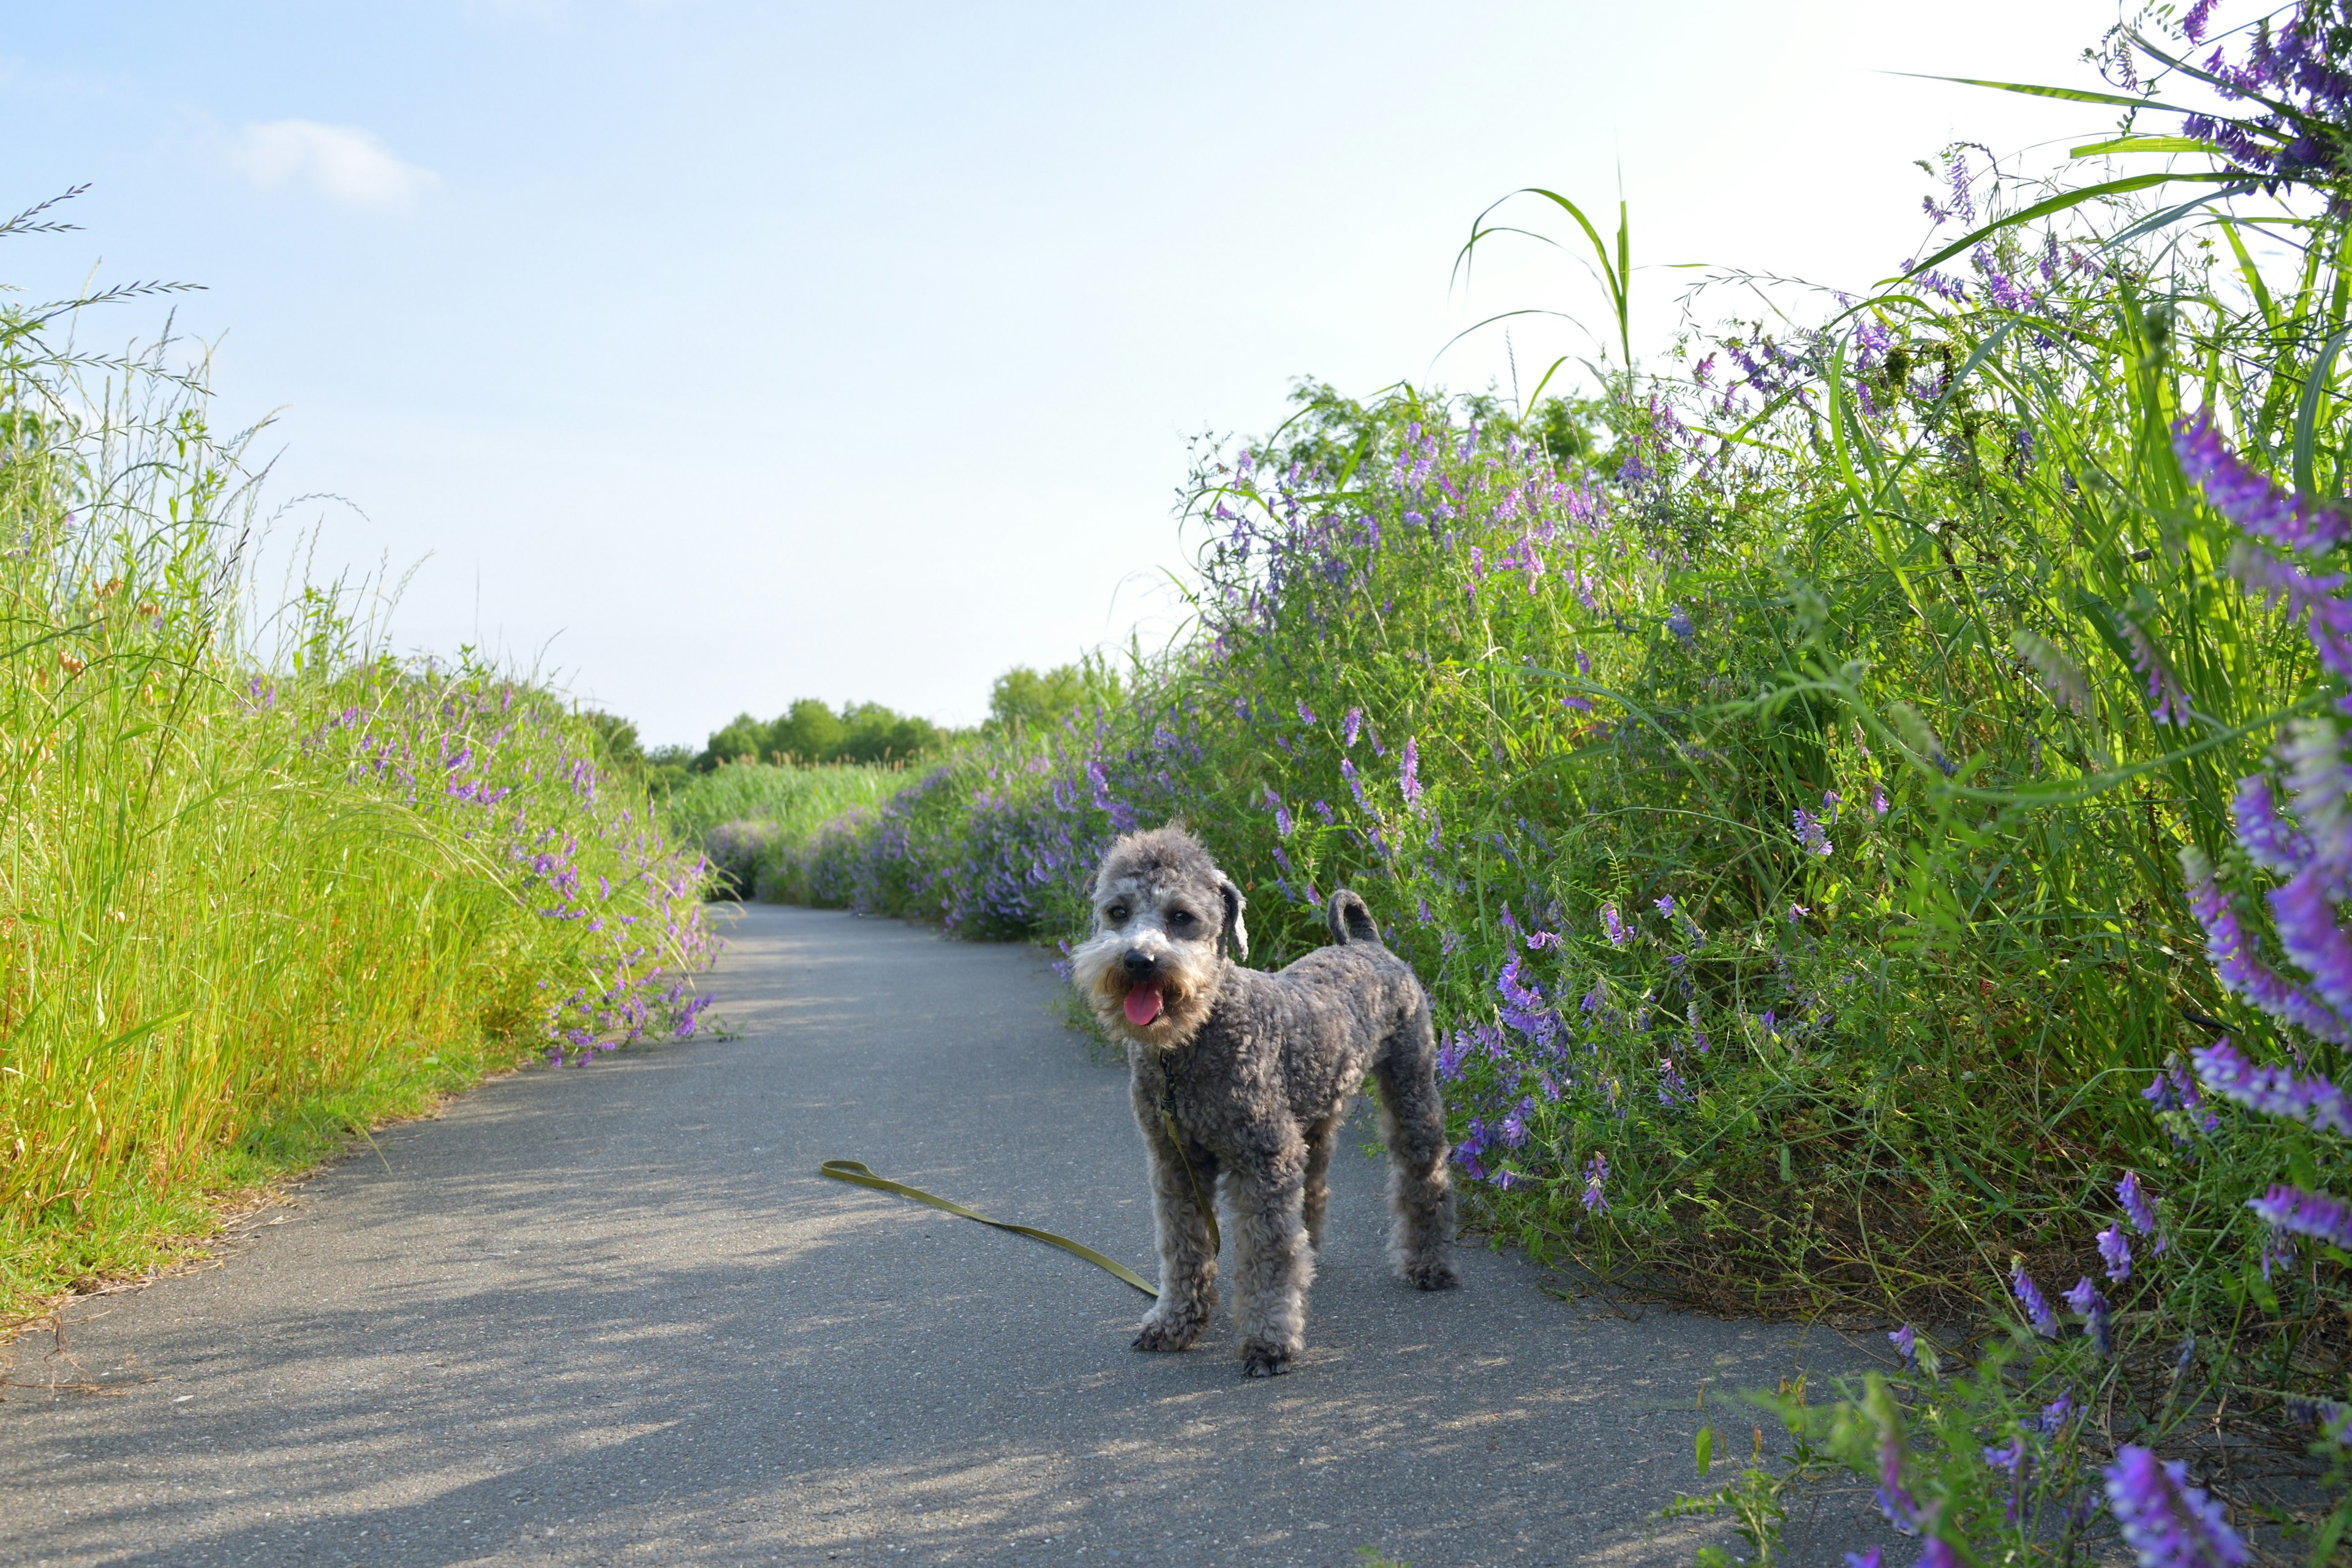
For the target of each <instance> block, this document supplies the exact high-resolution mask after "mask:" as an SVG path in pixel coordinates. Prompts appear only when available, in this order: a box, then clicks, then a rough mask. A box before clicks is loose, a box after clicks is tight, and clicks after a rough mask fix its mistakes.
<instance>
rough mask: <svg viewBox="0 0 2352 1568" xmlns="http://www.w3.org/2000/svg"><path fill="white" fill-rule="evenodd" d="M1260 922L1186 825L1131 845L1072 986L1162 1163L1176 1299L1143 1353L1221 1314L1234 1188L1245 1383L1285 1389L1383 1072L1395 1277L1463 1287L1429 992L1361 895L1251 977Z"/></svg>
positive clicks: (1105, 887)
mask: <svg viewBox="0 0 2352 1568" xmlns="http://www.w3.org/2000/svg"><path fill="white" fill-rule="evenodd" d="M1243 906H1244V900H1243V898H1242V895H1241V889H1238V888H1236V887H1234V884H1233V882H1232V880H1231V879H1228V878H1227V877H1226V876H1225V875H1224V874H1223V872H1221V871H1219V870H1218V869H1217V867H1216V863H1215V862H1214V861H1213V860H1211V859H1210V858H1209V853H1208V851H1207V850H1205V849H1203V848H1202V847H1201V844H1200V841H1199V840H1197V839H1195V838H1194V837H1192V835H1191V834H1189V833H1187V832H1185V831H1184V830H1183V828H1181V826H1176V825H1173V824H1171V825H1170V826H1166V827H1161V828H1158V829H1156V830H1154V831H1152V832H1149V833H1132V834H1129V835H1128V836H1127V837H1124V838H1121V839H1120V840H1119V841H1118V843H1116V844H1114V845H1112V846H1111V847H1110V849H1109V851H1108V853H1107V854H1106V855H1105V856H1104V857H1103V862H1102V866H1101V868H1100V869H1098V870H1097V872H1096V873H1095V879H1094V910H1095V933H1094V935H1093V936H1092V937H1091V938H1089V939H1088V940H1087V942H1085V943H1084V944H1083V945H1082V946H1080V947H1079V948H1078V949H1077V950H1076V952H1074V953H1073V954H1072V976H1073V978H1074V979H1075V980H1076V984H1077V987H1078V990H1079V992H1080V993H1081V994H1083V995H1084V996H1085V997H1086V999H1087V1003H1088V1005H1090V1006H1092V1007H1093V1009H1094V1011H1095V1014H1096V1016H1097V1017H1099V1018H1100V1019H1101V1020H1102V1024H1103V1027H1104V1028H1105V1029H1107V1030H1108V1031H1109V1032H1110V1033H1111V1035H1112V1036H1114V1037H1117V1038H1119V1039H1123V1040H1125V1041H1126V1042H1127V1057H1128V1063H1129V1067H1130V1068H1132V1070H1133V1083H1132V1089H1133V1092H1134V1098H1135V1119H1136V1121H1137V1122H1138V1124H1139V1125H1140V1126H1141V1128H1142V1129H1143V1143H1144V1148H1145V1151H1146V1152H1147V1154H1148V1156H1149V1161H1150V1170H1151V1193H1152V1200H1153V1212H1154V1214H1155V1215H1156V1217H1157V1219H1158V1222H1159V1231H1160V1301H1159V1304H1158V1305H1157V1306H1155V1307H1154V1308H1152V1310H1151V1311H1150V1315H1148V1316H1147V1317H1145V1319H1144V1320H1143V1323H1142V1325H1141V1329H1140V1331H1139V1332H1138V1333H1137V1334H1136V1337H1135V1345H1136V1348H1137V1349H1138V1350H1147V1351H1181V1350H1183V1349H1185V1348H1186V1347H1187V1346H1189V1345H1191V1344H1192V1342H1193V1341H1194V1340H1196V1339H1198V1338H1200V1335H1201V1330H1202V1326H1203V1325H1204V1324H1206V1323H1207V1322H1208V1321H1209V1315H1210V1313H1212V1312H1213V1311H1214V1310H1216V1305H1217V1253H1216V1247H1215V1245H1214V1243H1213V1241H1212V1239H1211V1231H1210V1219H1209V1216H1208V1215H1205V1214H1204V1213H1203V1212H1202V1204H1203V1203H1213V1202H1214V1201H1215V1199H1214V1196H1213V1194H1215V1193H1216V1192H1217V1190H1218V1186H1217V1184H1218V1178H1219V1177H1221V1176H1222V1177H1223V1184H1224V1185H1223V1191H1224V1196H1225V1202H1226V1204H1227V1205H1228V1206H1229V1207H1230V1209H1231V1210H1232V1212H1233V1215H1234V1227H1233V1229H1234V1322H1235V1325H1236V1327H1237V1328H1238V1329H1239V1330H1240V1332H1241V1341H1242V1370H1243V1372H1244V1373H1245V1374H1246V1375H1248V1376H1251V1377H1272V1376H1274V1375H1276V1374H1277V1373H1282V1372H1284V1371H1286V1370H1287V1369H1288V1367H1289V1364H1290V1360H1291V1358H1292V1357H1293V1356H1295V1355H1297V1354H1298V1353H1299V1352H1300V1351H1301V1350H1302V1349H1303V1348H1304V1347H1305V1344H1306V1329H1307V1285H1308V1283H1309V1282H1310V1281H1312V1280H1313V1279H1314V1277H1315V1260H1314V1257H1313V1252H1315V1251H1319V1250H1320V1249H1321V1247H1322V1244H1323V1210H1324V1205H1326V1203H1327V1202H1328V1199H1329V1197H1330V1189H1329V1187H1328V1185H1327V1184H1326V1182H1325V1176H1326V1173H1328V1171H1329V1169H1330V1166H1331V1148H1332V1143H1333V1141H1334V1140H1335V1139H1337V1138H1338V1136H1339V1124H1340V1122H1341V1121H1343V1120H1344V1119H1345V1117H1346V1115H1347V1111H1348V1102H1349V1100H1350V1099H1352V1098H1353V1097H1354V1095H1355V1092H1356V1089H1357V1088H1358V1087H1359V1086H1360V1085H1361V1084H1362V1082H1363V1080H1364V1074H1365V1072H1366V1070H1367V1069H1369V1070H1370V1073H1371V1075H1372V1077H1373V1079H1375V1080H1377V1082H1378V1083H1379V1085H1380V1100H1381V1136H1382V1139H1383V1140H1384V1141H1385V1142H1387V1144H1388V1149H1389V1157H1390V1161H1391V1172H1390V1176H1389V1205H1390V1207H1391V1208H1392V1209H1393V1210H1394V1211H1395V1214H1396V1226H1395V1230H1394V1233H1393V1236H1392V1237H1391V1242H1390V1247H1389V1253H1390V1258H1391V1262H1393V1263H1394V1264H1395V1266H1396V1268H1397V1272H1398V1273H1399V1274H1400V1275H1402V1277H1403V1278H1404V1279H1407V1280H1409V1281H1411V1282H1412V1284H1414V1285H1417V1286H1419V1287H1420V1288H1421V1289H1423V1290H1443V1289H1448V1288H1449V1287H1451V1286H1454V1285H1456V1284H1458V1283H1460V1279H1459V1277H1458V1276H1456V1275H1455V1273H1454V1264H1453V1260H1452V1258H1450V1256H1449V1253H1450V1250H1451V1248H1452V1246H1453V1242H1454V1188H1453V1184H1452V1183H1451V1182H1450V1181H1449V1180H1448V1178H1447V1174H1446V1168H1445V1154H1446V1148H1445V1120H1444V1107H1443V1105H1442V1103H1441V1102H1440V1100H1439V1099H1438V1095H1437V1048H1436V1041H1435V1037H1434V1036H1433V1032H1432V1030H1431V1028H1430V1022H1429V996H1428V994H1427V993H1425V992H1424V991H1423V990H1422V988H1421V982H1420V981H1419V980H1417V979H1416V978H1414V976H1413V973H1412V969H1411V968H1410V967H1408V966H1407V965H1406V963H1404V961H1403V960H1402V959H1400V958H1398V957H1397V956H1396V955H1395V954H1394V953H1392V952H1389V950H1388V949H1387V948H1386V947H1384V946H1383V945H1381V937H1380V928H1379V927H1378V926H1376V925H1375V924H1374V923H1373V921H1372V914H1371V910H1369V909H1367V908H1366V907H1365V906H1364V900H1361V899H1360V898H1358V897H1357V896H1356V895H1355V894H1353V893H1351V892H1349V891H1348V890H1346V889H1340V890H1339V891H1338V892H1335V893H1333V894H1332V895H1331V900H1330V904H1329V906H1328V910H1327V911H1326V912H1327V916H1328V921H1329V924H1330V928H1331V942H1332V945H1331V946H1329V947H1325V948H1318V950H1316V951H1315V952H1310V953H1307V955H1306V956H1305V957H1303V958H1301V959H1299V960H1298V961H1297V963H1293V964H1291V965H1290V966H1289V967H1288V968H1286V969H1283V970H1280V971H1278V972H1276V973H1265V972H1263V971H1259V970H1254V969H1245V968H1244V967H1243V966H1242V965H1241V964H1239V963H1235V962H1234V955H1235V954H1238V955H1239V956H1241V957H1243V958H1246V957H1247V956H1248V955H1249V935H1248V932H1247V931H1245V930H1244V928H1243V925H1242V910H1243ZM1171 1128H1172V1129H1173V1131H1174V1134H1175V1136H1174V1137H1172V1138H1171V1136H1170V1132H1171Z"/></svg>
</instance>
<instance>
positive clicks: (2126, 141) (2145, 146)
mask: <svg viewBox="0 0 2352 1568" xmlns="http://www.w3.org/2000/svg"><path fill="white" fill-rule="evenodd" d="M2105 153H2211V154H2213V156H2215V157H2217V158H2224V157H2227V156H2229V154H2228V153H2226V152H2224V151H2223V150H2222V149H2221V148H2220V147H2217V146H2215V145H2214V144H2213V143H2212V142H2205V141H2200V140H2199V139H2198V138H2197V137H2194V136H2117V137H2115V138H2113V139H2112V140H2109V141H2105V142H2090V143H2089V144H2087V145H2085V146H2081V147H2077V148H2075V149H2074V151H2073V152H2071V153H2067V154H2066V156H2068V157H2069V158H2096V157H2100V156H2102V155H2103V154H2105Z"/></svg>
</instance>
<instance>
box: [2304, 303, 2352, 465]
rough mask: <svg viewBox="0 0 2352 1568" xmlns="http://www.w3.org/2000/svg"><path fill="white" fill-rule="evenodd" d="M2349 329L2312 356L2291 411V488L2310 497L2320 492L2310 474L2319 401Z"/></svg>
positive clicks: (2335, 333) (2323, 345)
mask: <svg viewBox="0 0 2352 1568" xmlns="http://www.w3.org/2000/svg"><path fill="white" fill-rule="evenodd" d="M2347 332H2352V327H2340V328H2338V329H2336V331H2335V332H2334V334H2332V335H2331V336H2330V337H2329V338H2328V340H2327V341H2326V342H2324V343H2322V344H2320V345H2319V352H2318V353H2316V354H2314V355H2313V356H2312V360H2311V369H2310V371H2309V372H2308V373H2307V374H2305V377H2304V382H2303V396H2302V398H2301V399H2300V400H2299V401H2298V402H2297V403H2296V405H2295V410H2294V488H2295V489H2299V490H2302V491H2304V492H2305V494H2308V493H2310V492H2311V491H2313V490H2315V489H2318V488H2319V486H2318V483H2317V481H2316V480H2315V479H2314V478H2313V473H2312V447H2313V446H2314V444H2315V426H2316V425H2317V424H2318V421H2319V400H2320V398H2322V397H2323V396H2325V395H2326V392H2327V374H2328V372H2329V371H2331V370H2333V369H2334V368H2335V366H2336V350H2338V349H2340V348H2342V347H2343V346H2344V338H2345V335H2346V334H2347Z"/></svg>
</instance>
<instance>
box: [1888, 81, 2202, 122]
mask: <svg viewBox="0 0 2352 1568" xmlns="http://www.w3.org/2000/svg"><path fill="white" fill-rule="evenodd" d="M1886 74H1887V75H1888V76H1907V77H1909V78H1910V79H1912V80H1914V81H1948V82H1957V83H1958V84H1959V85H1960V86H1962V87H1989V88H1990V89H1993V90H1994V91H1995V92H2021V93H2023V94H2024V95H2025V96H2026V97H2028V98H2061V99H2064V100H2066V101H2067V102H2069V103H2105V104H2112V105H2113V106H2114V107H2116V108H2117V109H2161V110H2166V111H2168V112H2169V113H2172V114H2194V113H2196V112H2197V111H2196V110H2193V109H2183V108H2181V107H2180V106H2179V104H2177V103H2159V102H2158V101H2157V100H2155V99H2152V98H2126V97H2125V96H2124V95H2123V94H2121V93H2118V92H2085V91H2084V90H2083V89H2081V88H2077V87H2042V86H2040V85H2038V84H2036V83H2033V82H2026V81H1986V80H1984V79H1981V78H1979V77H1972V76H1929V75H1927V74H1925V73H1923V72H1920V71H1888V72H1887V73H1886Z"/></svg>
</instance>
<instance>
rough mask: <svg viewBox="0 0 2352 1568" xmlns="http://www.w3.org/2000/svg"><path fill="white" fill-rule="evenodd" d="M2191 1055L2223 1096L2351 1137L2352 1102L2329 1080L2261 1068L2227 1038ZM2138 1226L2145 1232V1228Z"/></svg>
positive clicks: (2203, 1078)
mask: <svg viewBox="0 0 2352 1568" xmlns="http://www.w3.org/2000/svg"><path fill="white" fill-rule="evenodd" d="M2189 1059H2190V1060H2191V1061H2193V1062H2195V1063H2196V1064H2197V1076H2198V1078H2199V1079H2200V1080H2201V1081H2202V1082H2203V1083H2204V1085H2205V1087H2206V1088H2207V1089H2211V1090H2212V1091H2213V1092H2214V1093H2215V1094H2218V1095H2220V1096H2221V1098H2222V1099H2224V1100H2236V1101H2237V1102H2238V1103H2239V1104H2240V1105H2242V1106H2245V1107H2247V1108H2248V1109H2249V1110H2259V1111H2261V1112H2262V1113H2263V1115H2265V1116H2282V1117H2285V1118H2287V1119H2289V1120H2291V1121H2300V1122H2303V1123H2304V1124H2305V1125H2306V1126H2310V1127H2316V1128H2319V1129H2321V1130H2322V1131H2328V1132H2336V1133H2340V1134H2343V1135H2344V1136H2346V1137H2352V1100H2347V1098H2346V1096H2345V1093H2344V1090H2343V1089H2340V1088H2338V1087H2337V1086H2336V1084H2335V1083H2334V1082H2333V1081H2332V1080H2330V1079H2324V1078H2297V1077H2296V1076H2295V1075H2294V1073H2292V1072H2290V1071H2288V1070H2287V1069H2286V1068H2279V1067H2257V1066H2255V1065H2254V1064H2253V1063H2252V1062H2251V1061H2249V1060H2247V1059H2246V1058H2245V1056H2244V1054H2243V1053H2242V1052H2241V1051H2240V1050H2239V1049H2238V1047H2235V1046H2233V1045H2231V1043H2230V1042H2229V1041H2228V1040H2226V1039H2221V1040H2216V1041H2214V1042H2213V1043H2212V1044H2211V1045H2210V1046H2200V1047H2197V1048H2196V1049H2195V1050H2193V1051H2191V1052H2189ZM2134 1224H2135V1225H2137V1221H2135V1222H2134ZM2140 1228H2141V1229H2142V1232H2143V1234H2145V1230H2146V1227H2145V1226H2142V1227H2140Z"/></svg>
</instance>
